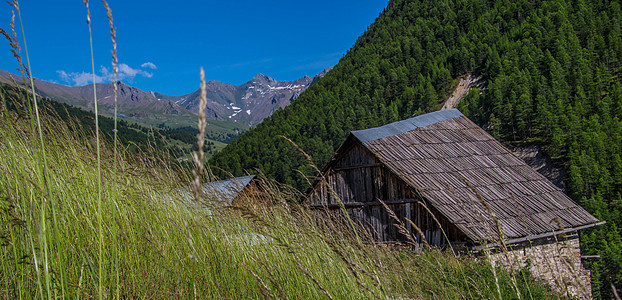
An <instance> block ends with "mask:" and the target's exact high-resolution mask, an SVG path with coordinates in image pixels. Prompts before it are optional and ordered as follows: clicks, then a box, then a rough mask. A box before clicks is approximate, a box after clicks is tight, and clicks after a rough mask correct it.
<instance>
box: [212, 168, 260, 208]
mask: <svg viewBox="0 0 622 300" xmlns="http://www.w3.org/2000/svg"><path fill="white" fill-rule="evenodd" d="M253 178H255V175H250V176H243V177H235V178H230V179H225V180H220V181H212V182H207V183H205V184H203V191H204V192H205V193H206V194H207V195H210V196H213V197H215V198H217V199H219V200H220V201H222V202H223V203H226V204H231V202H233V200H235V198H237V197H238V196H239V195H240V193H241V192H242V191H243V190H244V188H246V186H248V184H249V183H250V182H251V180H253Z"/></svg>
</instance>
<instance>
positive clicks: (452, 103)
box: [441, 74, 485, 110]
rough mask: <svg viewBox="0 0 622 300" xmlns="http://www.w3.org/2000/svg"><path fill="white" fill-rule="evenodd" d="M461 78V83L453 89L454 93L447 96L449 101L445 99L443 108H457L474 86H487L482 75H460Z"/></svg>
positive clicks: (480, 87)
mask: <svg viewBox="0 0 622 300" xmlns="http://www.w3.org/2000/svg"><path fill="white" fill-rule="evenodd" d="M459 78H460V83H458V86H457V87H456V89H455V90H454V91H453V93H451V96H449V98H447V101H445V103H444V104H443V107H442V108H441V110H444V109H451V108H456V107H457V106H458V103H460V101H461V100H462V98H464V96H466V95H467V94H468V93H469V91H470V90H471V89H472V88H474V87H476V88H479V89H482V88H485V87H484V80H483V79H482V76H477V77H475V76H473V75H471V74H467V75H464V76H460V77H459Z"/></svg>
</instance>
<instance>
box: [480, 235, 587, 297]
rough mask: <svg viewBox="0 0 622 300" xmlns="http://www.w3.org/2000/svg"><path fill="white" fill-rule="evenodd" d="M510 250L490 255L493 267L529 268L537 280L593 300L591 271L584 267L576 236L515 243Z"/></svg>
mask: <svg viewBox="0 0 622 300" xmlns="http://www.w3.org/2000/svg"><path fill="white" fill-rule="evenodd" d="M508 250H509V251H508V252H496V253H491V254H490V257H491V260H492V262H493V264H494V265H501V266H505V267H506V268H509V269H510V270H516V269H517V268H528V269H529V270H530V271H531V273H532V274H533V275H534V277H536V278H539V279H541V280H543V281H544V282H546V283H548V284H549V285H550V286H551V287H552V288H553V289H554V290H556V291H558V292H560V293H562V294H564V295H568V296H571V297H577V298H580V299H590V298H591V295H592V285H591V281H590V271H589V270H586V269H585V268H583V265H582V264H581V247H580V244H579V237H578V236H577V235H576V234H574V235H571V236H567V237H566V238H564V239H563V240H562V239H561V238H559V237H558V240H556V239H555V237H552V238H547V239H540V240H535V241H531V243H529V242H527V243H522V244H515V245H511V249H508Z"/></svg>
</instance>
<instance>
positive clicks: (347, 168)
mask: <svg viewBox="0 0 622 300" xmlns="http://www.w3.org/2000/svg"><path fill="white" fill-rule="evenodd" d="M380 166H382V165H381V164H368V165H358V166H347V167H341V168H334V169H333V171H334V172H339V171H345V170H355V169H363V168H374V167H380Z"/></svg>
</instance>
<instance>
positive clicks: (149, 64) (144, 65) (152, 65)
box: [140, 61, 158, 70]
mask: <svg viewBox="0 0 622 300" xmlns="http://www.w3.org/2000/svg"><path fill="white" fill-rule="evenodd" d="M140 67H141V68H149V69H153V70H155V69H157V68H158V67H157V66H156V65H155V64H154V63H152V62H150V61H148V62H146V63H144V64H142V65H140Z"/></svg>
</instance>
